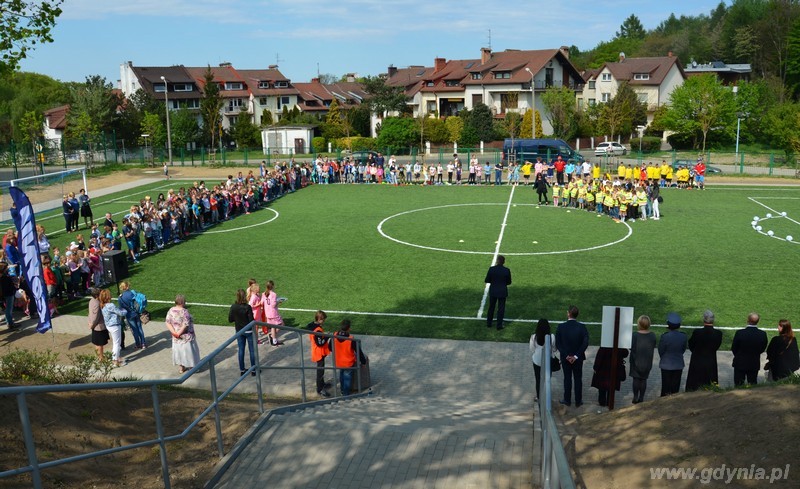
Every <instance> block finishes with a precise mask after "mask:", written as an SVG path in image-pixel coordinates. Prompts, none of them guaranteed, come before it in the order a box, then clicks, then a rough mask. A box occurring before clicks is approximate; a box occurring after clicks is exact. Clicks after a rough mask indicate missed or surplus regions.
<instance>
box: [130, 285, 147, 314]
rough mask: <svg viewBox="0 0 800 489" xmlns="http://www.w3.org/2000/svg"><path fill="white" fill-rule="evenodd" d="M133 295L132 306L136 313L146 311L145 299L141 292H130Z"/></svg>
mask: <svg viewBox="0 0 800 489" xmlns="http://www.w3.org/2000/svg"><path fill="white" fill-rule="evenodd" d="M131 292H132V293H133V302H134V304H133V306H134V309H135V310H136V312H137V313H139V314H141V313H143V312H145V311H146V310H147V297H146V296H145V295H144V294H142V293H141V292H136V291H135V290H131Z"/></svg>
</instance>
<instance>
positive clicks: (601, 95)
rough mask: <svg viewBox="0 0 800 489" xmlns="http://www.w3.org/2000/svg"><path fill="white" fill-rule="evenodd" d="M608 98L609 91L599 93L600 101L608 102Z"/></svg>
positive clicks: (609, 98) (609, 96)
mask: <svg viewBox="0 0 800 489" xmlns="http://www.w3.org/2000/svg"><path fill="white" fill-rule="evenodd" d="M609 100H611V94H610V93H601V94H600V101H601V102H608V101H609Z"/></svg>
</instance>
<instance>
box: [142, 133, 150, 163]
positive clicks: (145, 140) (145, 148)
mask: <svg viewBox="0 0 800 489" xmlns="http://www.w3.org/2000/svg"><path fill="white" fill-rule="evenodd" d="M149 137H150V135H149V134H142V139H144V157H145V158H147V164H148V166H149V165H150V158H149V157H148V154H147V138H149Z"/></svg>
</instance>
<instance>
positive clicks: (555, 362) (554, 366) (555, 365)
mask: <svg viewBox="0 0 800 489" xmlns="http://www.w3.org/2000/svg"><path fill="white" fill-rule="evenodd" d="M559 370H561V361H560V360H559V359H558V358H556V357H550V371H551V372H558V371H559Z"/></svg>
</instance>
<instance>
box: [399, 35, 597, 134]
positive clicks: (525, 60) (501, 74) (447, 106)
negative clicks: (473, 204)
mask: <svg viewBox="0 0 800 489" xmlns="http://www.w3.org/2000/svg"><path fill="white" fill-rule="evenodd" d="M386 83H387V85H390V86H402V87H403V88H404V90H405V94H406V96H408V97H409V98H410V102H409V104H410V105H411V106H412V110H413V113H414V115H415V116H418V115H419V114H420V113H423V114H428V115H430V114H436V115H438V116H439V117H446V116H450V115H456V114H458V112H459V111H461V110H463V109H472V108H473V107H475V105H477V104H478V103H483V104H486V105H487V106H489V108H490V109H491V111H492V113H493V114H494V115H495V117H497V118H503V117H505V114H506V112H520V113H522V112H525V111H526V110H528V109H530V108H531V107H533V106H534V105H535V107H536V110H538V111H539V112H540V114H541V115H542V129H543V130H544V132H545V133H550V132H552V130H553V128H552V126H551V125H550V123H549V120H548V119H547V114H546V111H545V110H544V104H543V103H542V101H541V97H540V96H539V95H541V94H542V93H543V92H544V91H545V90H546V89H548V88H550V87H562V86H563V87H567V88H569V89H571V90H576V91H580V90H581V89H582V86H583V77H582V76H581V74H580V73H579V72H578V70H577V69H576V68H575V66H574V65H573V64H572V63H571V62H570V61H569V50H568V48H566V47H562V48H560V49H542V50H525V51H523V50H515V49H509V50H505V51H501V52H497V53H493V52H492V50H491V49H488V48H483V49H481V57H480V58H479V59H466V60H450V61H447V60H446V59H443V58H436V59H435V60H434V66H433V67H423V66H412V67H409V68H406V69H403V70H399V69H397V68H394V67H392V66H390V67H389V71H388V73H387V80H386ZM532 85H533V89H532V88H531V87H532Z"/></svg>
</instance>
